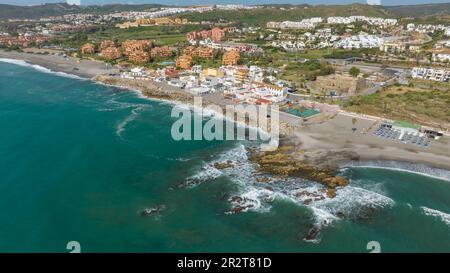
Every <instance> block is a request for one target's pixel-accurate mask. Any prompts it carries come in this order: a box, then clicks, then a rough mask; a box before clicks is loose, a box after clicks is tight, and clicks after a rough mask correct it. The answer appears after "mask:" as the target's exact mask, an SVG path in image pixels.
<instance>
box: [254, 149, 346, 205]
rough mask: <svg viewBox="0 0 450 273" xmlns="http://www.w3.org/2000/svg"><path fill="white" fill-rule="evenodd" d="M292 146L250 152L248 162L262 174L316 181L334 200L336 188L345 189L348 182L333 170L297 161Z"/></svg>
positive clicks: (306, 161) (304, 161)
mask: <svg viewBox="0 0 450 273" xmlns="http://www.w3.org/2000/svg"><path fill="white" fill-rule="evenodd" d="M296 153H297V151H296V150H295V147H294V146H280V147H279V148H278V149H277V150H275V151H272V152H262V151H258V150H252V151H251V156H250V160H251V161H252V162H254V163H256V165H257V166H258V170H259V171H260V172H262V173H267V174H270V175H276V176H281V177H302V178H305V179H308V180H312V181H316V182H318V183H321V184H323V185H324V186H326V188H327V192H326V194H327V197H328V198H334V197H335V196H336V189H337V188H338V187H345V186H347V185H348V184H349V181H348V180H347V179H346V178H344V177H342V176H336V175H335V173H336V170H335V169H333V168H323V167H317V166H316V165H312V164H311V163H310V162H308V160H306V159H304V160H299V158H298V157H297V156H296Z"/></svg>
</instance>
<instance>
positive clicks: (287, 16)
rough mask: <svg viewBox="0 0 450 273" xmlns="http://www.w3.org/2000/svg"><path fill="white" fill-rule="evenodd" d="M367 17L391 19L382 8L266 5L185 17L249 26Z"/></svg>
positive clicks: (359, 5) (356, 5)
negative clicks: (328, 18)
mask: <svg viewBox="0 0 450 273" xmlns="http://www.w3.org/2000/svg"><path fill="white" fill-rule="evenodd" d="M351 15H366V16H375V17H390V16H392V14H390V13H389V12H388V11H386V10H385V9H384V8H383V7H381V6H369V5H363V4H352V5H318V6H311V5H265V6H263V8H259V9H252V10H239V11H235V10H220V11H219V10H216V11H211V12H204V13H193V14H187V15H184V16H183V17H185V18H188V19H189V20H191V21H217V20H219V19H223V20H227V21H234V22H240V23H243V24H248V25H257V24H265V23H267V22H268V21H284V20H292V21H295V20H300V19H302V18H309V17H316V16H317V17H328V16H351Z"/></svg>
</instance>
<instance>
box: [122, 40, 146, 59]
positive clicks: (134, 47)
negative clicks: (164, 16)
mask: <svg viewBox="0 0 450 273" xmlns="http://www.w3.org/2000/svg"><path fill="white" fill-rule="evenodd" d="M152 45H153V43H152V41H150V40H126V41H125V42H123V43H122V48H123V54H124V55H125V56H128V55H130V54H131V53H133V52H134V51H148V50H149V49H150V48H151V47H152Z"/></svg>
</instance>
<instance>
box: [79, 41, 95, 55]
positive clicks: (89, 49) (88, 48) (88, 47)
mask: <svg viewBox="0 0 450 273" xmlns="http://www.w3.org/2000/svg"><path fill="white" fill-rule="evenodd" d="M81 53H82V54H94V53H95V45H93V44H91V43H87V44H84V45H83V46H82V47H81Z"/></svg>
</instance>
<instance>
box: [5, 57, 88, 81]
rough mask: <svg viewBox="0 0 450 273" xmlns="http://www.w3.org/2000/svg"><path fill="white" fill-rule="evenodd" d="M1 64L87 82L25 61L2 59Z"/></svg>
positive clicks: (75, 76)
mask: <svg viewBox="0 0 450 273" xmlns="http://www.w3.org/2000/svg"><path fill="white" fill-rule="evenodd" d="M0 62H3V63H9V64H15V65H20V66H24V67H30V68H33V69H36V70H38V71H40V72H44V73H48V74H53V75H57V76H61V77H66V78H72V79H77V80H86V79H85V78H82V77H79V76H77V75H73V74H69V73H64V72H56V71H53V70H50V69H48V68H46V67H43V66H40V65H37V64H30V63H28V62H26V61H24V60H15V59H7V58H0Z"/></svg>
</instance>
